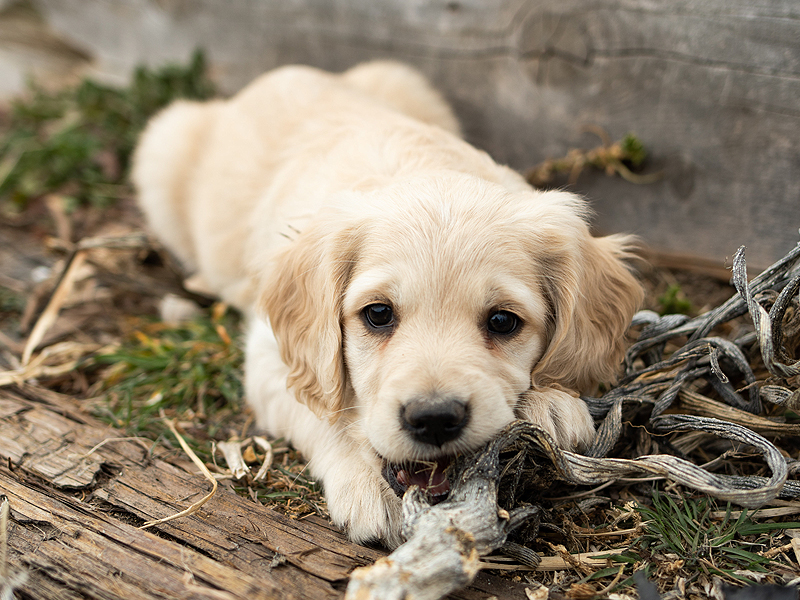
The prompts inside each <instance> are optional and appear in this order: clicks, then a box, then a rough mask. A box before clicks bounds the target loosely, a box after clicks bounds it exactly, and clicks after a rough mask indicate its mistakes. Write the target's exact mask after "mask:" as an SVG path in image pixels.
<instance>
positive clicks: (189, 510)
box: [139, 419, 217, 529]
mask: <svg viewBox="0 0 800 600" xmlns="http://www.w3.org/2000/svg"><path fill="white" fill-rule="evenodd" d="M164 422H165V423H166V424H167V426H168V427H169V430H170V431H171V432H172V434H173V435H174V436H175V438H176V439H177V440H178V443H180V445H181V448H183V451H184V452H186V454H187V455H188V456H189V458H191V459H192V462H193V463H194V464H195V465H196V466H197V467H198V468H199V469H200V471H201V472H202V473H203V475H204V476H205V478H206V479H208V480H209V481H210V482H211V491H210V492H209V493H208V494H207V495H206V496H205V497H203V498H201V499H200V500H198V501H197V502H195V503H194V504H192V505H191V506H190V507H189V508H187V509H186V510H182V511H181V512H179V513H176V514H174V515H170V516H169V517H165V518H163V519H158V520H157V521H148V522H147V523H145V524H144V525H142V526H141V527H140V528H139V529H147V528H148V527H153V526H154V525H161V524H162V523H166V522H168V521H173V520H175V519H179V518H181V517H186V516H188V515H191V514H193V513H195V512H197V511H198V510H199V509H200V507H201V506H203V504H205V503H206V502H208V501H209V500H210V499H211V497H212V496H213V495H214V494H216V493H217V480H216V479H215V478H214V476H213V475H212V474H211V472H210V471H209V470H208V468H207V467H206V466H205V465H204V464H203V461H202V460H200V459H199V458H198V457H197V455H196V454H195V453H194V452H192V449H191V448H189V446H188V445H187V444H186V441H185V440H184V439H183V437H182V436H181V434H179V433H178V430H177V429H176V428H175V423H174V422H173V421H172V420H167V419H165V420H164Z"/></svg>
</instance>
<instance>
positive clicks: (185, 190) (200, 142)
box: [131, 100, 219, 272]
mask: <svg viewBox="0 0 800 600" xmlns="http://www.w3.org/2000/svg"><path fill="white" fill-rule="evenodd" d="M218 106H219V102H216V101H214V102H205V103H200V102H189V101H185V100H180V101H177V102H175V103H173V104H171V105H170V106H169V107H167V108H166V109H164V110H163V111H161V112H160V113H159V114H158V115H156V116H155V117H154V118H153V119H152V120H151V121H150V123H149V124H148V125H147V127H146V128H145V130H144V132H143V134H142V136H141V138H140V139H139V144H138V145H137V148H136V152H135V153H134V157H133V168H132V171H131V179H132V181H133V184H134V186H135V187H136V191H137V195H138V198H139V206H140V207H141V208H142V211H143V212H144V214H145V217H146V218H147V221H148V225H149V227H150V229H151V231H152V232H153V233H155V234H156V235H157V236H158V238H159V239H160V240H161V242H162V243H163V244H164V245H165V246H166V247H167V248H168V249H169V250H170V251H171V252H173V253H174V254H175V255H176V257H177V258H178V259H180V261H181V262H182V263H183V265H184V267H185V268H186V269H187V270H188V271H190V272H191V271H194V270H195V269H196V268H197V266H198V265H197V258H196V256H195V249H194V248H195V245H194V242H193V240H192V236H191V233H190V229H189V219H188V211H189V204H190V198H189V194H190V189H189V184H190V182H191V180H192V178H193V177H192V171H193V170H194V169H195V168H196V165H197V160H198V157H199V154H200V152H201V151H202V148H203V146H204V145H205V138H206V137H207V135H208V132H209V130H210V123H211V122H212V121H213V120H214V118H215V113H216V111H217V109H218Z"/></svg>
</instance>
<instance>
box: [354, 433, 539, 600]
mask: <svg viewBox="0 0 800 600" xmlns="http://www.w3.org/2000/svg"><path fill="white" fill-rule="evenodd" d="M526 426H527V424H525V423H516V424H514V425H512V426H511V427H509V428H507V429H506V430H505V431H504V432H503V433H502V434H500V435H499V436H498V437H497V438H496V439H494V440H493V441H492V442H491V443H490V444H488V446H487V447H486V448H485V449H484V450H483V451H482V452H480V453H478V454H477V455H475V456H472V457H469V458H466V459H462V460H460V461H459V462H458V463H457V464H456V465H455V466H454V467H452V470H454V471H455V472H458V476H457V479H456V481H455V483H454V486H453V490H452V492H451V493H450V496H449V497H448V499H447V500H446V501H445V502H442V503H440V504H436V505H433V506H431V505H430V504H429V503H428V501H427V500H426V498H425V496H424V494H423V493H422V492H421V491H420V490H419V488H418V487H417V486H411V487H410V488H409V490H408V491H407V492H406V494H405V496H404V497H403V535H404V537H405V538H406V539H407V540H408V541H407V542H406V543H405V544H403V545H402V546H401V547H400V548H398V549H397V550H396V551H395V552H394V553H393V554H392V555H391V556H389V557H387V558H382V559H380V560H379V561H378V562H377V563H375V564H374V565H373V566H371V567H364V568H361V569H356V570H355V571H354V572H353V574H352V575H351V576H350V584H349V586H348V588H347V595H346V596H345V598H346V599H347V600H378V599H380V600H406V599H414V600H437V599H438V598H441V597H443V596H445V595H447V594H448V593H450V592H452V591H453V590H457V589H459V588H461V587H463V586H465V585H468V584H469V583H471V582H472V580H473V579H474V578H475V575H476V574H477V573H478V570H479V569H480V557H481V556H483V555H486V554H488V553H489V552H492V551H493V550H496V549H497V548H500V547H501V546H503V544H505V542H506V536H507V534H508V533H509V532H510V531H512V530H513V529H515V528H516V527H517V526H518V525H520V524H521V523H523V522H524V521H525V519H527V518H528V517H530V516H532V515H534V514H535V513H537V512H538V508H537V507H533V506H521V507H519V508H517V509H515V510H513V511H511V512H509V511H506V510H504V509H501V508H499V507H498V505H497V485H498V482H499V480H500V451H501V450H502V449H503V448H504V447H506V446H507V445H508V444H509V443H510V442H511V441H513V440H515V439H516V438H517V437H518V435H519V434H520V433H521V432H522V431H523V430H524V429H525V428H526ZM459 471H460V472H459Z"/></svg>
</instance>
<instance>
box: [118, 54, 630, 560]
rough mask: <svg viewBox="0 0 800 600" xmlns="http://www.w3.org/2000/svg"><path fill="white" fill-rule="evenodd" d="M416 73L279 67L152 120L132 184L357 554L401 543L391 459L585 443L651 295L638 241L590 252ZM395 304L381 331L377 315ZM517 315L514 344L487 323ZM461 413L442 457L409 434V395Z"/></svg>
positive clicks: (569, 207) (573, 224)
mask: <svg viewBox="0 0 800 600" xmlns="http://www.w3.org/2000/svg"><path fill="white" fill-rule="evenodd" d="M458 131H459V129H458V123H457V121H456V119H455V117H454V116H453V114H452V111H451V110H450V108H449V107H448V106H447V104H446V103H445V102H444V101H443V99H442V98H441V96H440V95H439V94H438V93H437V92H436V91H435V90H433V89H432V88H431V87H430V86H429V85H428V84H427V82H426V81H425V80H424V79H423V78H422V76H421V75H419V74H418V73H417V72H416V71H414V70H412V69H410V68H409V67H406V66H403V65H399V64H396V63H390V62H377V63H367V64H365V65H360V66H358V67H355V68H354V69H351V70H350V71H348V72H346V73H344V74H343V75H332V74H328V73H323V72H321V71H317V70H314V69H311V68H308V67H296V66H293V67H284V68H281V69H277V70H275V71H272V72H270V73H267V74H266V75H264V76H262V77H261V78H259V79H257V80H256V81H254V82H253V83H252V84H251V85H250V86H248V87H247V88H245V89H244V90H243V91H241V92H240V93H239V94H238V95H236V96H235V97H233V98H232V99H230V100H227V101H215V102H209V103H204V104H198V103H191V102H177V103H175V104H174V105H172V106H171V107H169V108H167V109H166V110H165V111H163V112H162V113H161V114H160V115H158V116H156V117H155V118H154V119H153V121H152V122H151V123H150V125H149V126H148V128H147V129H146V131H145V133H144V134H143V137H142V140H141V142H140V144H139V147H138V149H137V151H136V155H135V161H134V169H133V179H134V182H135V184H136V187H137V189H138V193H139V200H140V204H141V207H142V209H143V210H144V212H145V214H146V216H147V218H148V222H149V225H150V227H151V228H152V230H153V231H154V233H155V234H156V235H158V237H159V238H160V239H161V240H162V242H163V243H164V244H165V245H166V246H167V247H168V248H169V249H170V250H172V251H173V252H174V253H175V254H176V255H177V256H178V257H179V258H180V259H181V260H182V261H183V262H184V264H185V265H186V267H187V268H188V269H190V270H191V271H194V273H195V275H194V277H193V280H194V281H195V282H200V283H198V284H197V285H200V286H202V287H203V288H205V289H208V290H210V291H212V292H213V293H215V294H218V295H219V296H220V297H221V298H223V299H224V300H225V301H227V302H229V303H231V304H233V305H234V306H237V307H238V308H240V309H241V310H242V311H244V312H245V313H246V314H247V315H248V317H249V319H250V328H249V334H248V339H247V349H246V367H245V371H246V390H247V400H248V403H249V404H250V406H251V407H252V408H253V411H254V413H255V416H256V419H257V422H258V425H259V426H260V427H262V428H264V429H265V430H267V431H268V432H269V433H270V434H271V435H274V436H281V437H285V438H287V439H289V440H291V441H292V443H293V444H294V445H295V446H296V447H297V448H298V449H299V450H300V451H301V452H302V453H303V454H304V455H305V456H306V457H307V458H308V459H309V461H310V462H309V468H310V469H311V472H312V473H313V474H314V475H315V476H316V477H318V478H320V479H321V481H322V483H323V487H324V490H325V495H326V498H327V501H328V507H329V510H330V513H331V517H332V519H333V521H334V522H335V523H337V524H338V525H340V526H342V527H344V528H345V529H347V531H348V533H349V535H350V537H351V538H352V539H353V540H356V541H360V542H363V541H367V540H375V539H377V540H382V541H384V542H385V543H386V544H387V545H389V546H394V545H396V544H398V543H399V542H400V536H399V519H400V501H399V499H398V498H397V497H396V496H395V495H394V493H393V492H392V491H391V489H390V488H389V486H388V484H387V483H386V482H385V481H384V480H383V478H382V477H381V475H380V468H381V461H382V460H384V459H385V460H389V461H392V462H401V461H403V460H427V459H432V458H436V457H439V456H442V455H452V454H453V453H456V452H459V451H464V450H470V449H474V448H476V447H478V446H480V445H481V444H483V443H484V442H486V441H487V440H488V439H489V438H491V437H492V436H493V435H494V434H495V433H496V432H497V431H498V430H499V429H500V428H501V427H503V426H504V425H505V424H507V423H508V422H509V421H511V420H512V419H513V418H515V416H517V417H522V418H526V419H529V420H530V421H532V422H534V423H538V424H539V425H541V426H542V427H544V428H545V429H546V430H547V431H548V432H550V434H551V435H552V436H553V437H554V439H555V440H556V442H557V443H559V444H562V445H564V446H566V447H580V446H583V445H585V444H587V443H589V442H590V441H591V440H592V438H593V435H594V427H593V423H592V420H591V418H590V416H589V413H588V410H587V408H586V406H585V404H584V403H583V401H581V400H580V398H579V397H578V392H581V391H589V390H590V389H591V388H592V386H594V385H596V384H597V383H598V382H599V381H604V380H610V379H611V378H613V376H614V374H615V371H616V369H617V366H618V364H619V361H620V359H621V354H622V351H623V337H624V333H625V329H626V327H627V325H628V323H629V321H630V318H631V317H632V315H633V313H634V311H635V309H636V308H637V306H638V304H639V302H640V301H641V296H642V292H641V289H640V287H639V285H638V284H637V282H636V280H635V279H634V277H633V276H632V275H631V274H630V272H629V270H628V268H627V266H626V264H625V260H626V259H627V258H628V247H629V246H630V239H628V238H626V237H624V236H610V237H605V238H593V237H592V236H591V235H590V234H589V230H588V227H587V224H586V211H587V209H586V206H585V203H584V202H583V201H582V200H581V199H580V198H578V197H576V196H574V195H572V194H569V193H566V192H539V191H535V190H533V189H532V188H530V187H529V186H528V185H527V184H526V183H525V181H524V180H523V179H522V177H520V176H519V175H518V174H517V173H515V172H513V171H511V170H510V169H508V168H506V167H503V166H500V165H498V164H496V163H495V162H494V161H492V160H491V159H490V158H489V157H488V156H487V155H486V154H485V153H483V152H480V151H478V150H476V149H475V148H473V147H472V146H470V145H469V144H467V143H466V142H464V141H463V140H461V139H460V138H459V137H458V135H457V134H458ZM374 303H385V304H388V305H391V306H392V308H393V310H394V314H395V316H396V323H395V325H394V328H393V329H392V331H391V333H390V334H388V335H385V334H380V335H377V334H376V333H375V332H374V331H373V330H371V329H370V328H369V327H367V325H366V324H365V320H364V317H363V311H364V308H365V307H366V306H368V305H370V304H374ZM496 310H507V311H511V312H513V313H515V314H516V315H518V316H519V317H520V319H521V322H522V325H521V327H520V328H519V329H518V331H516V332H515V333H514V334H513V335H510V336H506V337H504V336H497V335H493V334H489V333H488V331H487V329H486V321H487V318H488V316H489V315H490V314H491V313H492V312H493V311H496ZM433 395H444V396H448V397H449V396H452V397H458V398H463V399H465V400H466V401H468V407H469V416H470V418H469V422H468V425H467V426H466V427H465V429H464V430H463V432H462V433H461V435H460V436H459V437H458V438H457V439H454V440H452V441H448V442H447V443H445V444H443V445H442V446H441V447H440V448H436V447H433V446H431V445H426V444H421V443H419V442H417V441H415V440H414V439H413V438H412V437H410V436H409V435H408V433H407V432H406V431H405V430H404V429H403V428H402V427H401V425H400V420H399V418H398V414H399V412H400V411H401V410H402V407H403V406H404V405H405V403H406V402H408V401H409V400H411V399H414V398H426V397H432V396H433Z"/></svg>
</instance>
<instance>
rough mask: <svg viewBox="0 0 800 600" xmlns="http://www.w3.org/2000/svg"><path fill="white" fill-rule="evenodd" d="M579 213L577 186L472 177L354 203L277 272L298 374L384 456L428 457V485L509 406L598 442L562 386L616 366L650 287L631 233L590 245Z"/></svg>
mask: <svg viewBox="0 0 800 600" xmlns="http://www.w3.org/2000/svg"><path fill="white" fill-rule="evenodd" d="M584 213H585V207H584V204H583V202H582V201H581V200H580V199H578V198H577V197H575V196H574V195H571V194H567V193H563V192H547V193H539V192H533V191H524V192H519V193H513V194H512V193H509V192H508V191H506V190H505V189H503V188H501V187H500V186H496V185H494V184H490V183H487V182H485V181H483V180H480V179H477V178H472V177H469V176H466V175H463V174H454V175H451V176H444V177H437V178H436V179H416V180H410V181H405V182H403V183H400V184H396V185H393V186H392V187H390V188H385V189H381V190H379V191H375V192H371V193H368V194H363V195H359V196H357V197H355V196H353V197H348V198H347V199H346V200H344V201H343V202H342V204H341V205H340V206H339V207H338V208H337V209H335V210H331V211H329V212H327V213H325V214H323V215H320V217H319V218H318V219H316V220H315V222H314V223H313V224H312V225H311V226H310V227H309V228H308V229H307V230H306V231H304V232H303V233H302V234H301V235H300V236H299V237H298V239H297V240H295V241H294V242H292V243H291V244H290V245H288V246H287V247H286V249H285V250H284V251H283V252H282V253H281V254H280V255H279V256H278V258H277V262H276V263H275V265H276V266H275V268H274V269H273V270H272V271H271V273H270V275H269V276H268V278H267V281H266V285H265V292H264V295H263V303H264V305H265V307H266V310H267V313H268V315H269V318H270V321H271V323H272V327H273V329H274V331H275V333H276V336H277V338H278V341H279V343H280V346H281V351H282V355H283V358H284V360H285V361H286V362H287V364H288V365H289V366H290V368H291V375H290V378H289V384H290V385H291V386H292V387H294V388H295V390H296V394H297V396H298V398H299V399H300V401H302V402H305V403H306V404H307V405H308V406H309V407H311V408H312V409H313V410H314V411H315V412H316V413H317V414H318V415H320V416H328V417H332V418H333V419H335V418H337V416H339V415H342V414H347V415H348V417H347V418H348V421H349V422H348V428H347V430H348V432H350V433H351V435H353V436H354V437H356V438H357V440H358V441H361V442H368V444H365V446H368V447H369V448H371V449H372V450H374V452H375V453H377V454H378V455H380V456H381V457H382V458H383V459H384V460H385V461H387V462H388V463H391V464H403V463H406V464H408V463H418V462H420V461H428V462H429V465H433V466H429V467H428V468H427V470H426V469H422V470H421V472H422V473H423V475H422V476H421V477H422V478H423V479H424V478H425V477H428V478H429V480H428V487H437V486H439V485H440V484H441V485H444V484H443V483H442V482H441V478H439V479H437V478H436V472H437V467H436V465H439V464H441V463H442V462H443V461H445V462H446V460H447V457H449V456H452V455H453V454H455V453H457V452H460V451H464V450H471V449H474V448H476V447H478V446H480V445H481V444H483V443H485V442H486V441H487V440H488V439H489V438H491V437H492V436H493V435H494V434H495V433H497V431H498V430H499V429H501V428H502V427H503V426H504V425H506V424H507V423H508V422H510V421H511V420H512V419H514V417H515V415H516V416H524V417H525V418H528V419H530V420H533V421H534V422H537V423H539V424H541V425H542V426H544V427H545V428H546V429H549V430H550V432H551V434H553V436H554V437H556V441H557V442H559V443H561V444H564V445H568V446H569V445H572V446H574V445H578V444H581V443H585V442H587V441H588V439H590V437H591V435H592V433H593V427H592V423H591V419H590V418H589V415H588V411H587V410H586V408H585V405H583V403H582V402H581V401H580V399H578V398H577V397H576V394H570V393H568V392H566V391H565V390H573V391H581V390H583V389H585V388H587V387H589V386H591V385H594V384H596V383H597V382H598V381H600V380H606V379H609V378H611V377H613V375H614V372H615V370H616V368H617V365H618V364H619V361H620V359H621V353H622V351H623V336H624V332H625V329H626V327H627V326H628V323H629V322H630V318H631V316H632V315H633V312H634V310H635V309H636V306H637V305H638V303H639V301H640V300H641V291H640V288H639V286H638V284H637V283H636V281H635V279H634V278H633V277H632V276H631V274H630V273H629V271H628V269H627V267H626V266H625V264H624V262H623V260H624V259H625V258H626V257H627V255H626V252H627V250H626V245H627V243H628V240H627V239H626V238H623V237H607V238H600V239H596V238H592V237H591V235H590V234H589V231H588V227H587V225H586V222H585V214H584ZM343 409H346V410H343ZM394 475H396V476H399V477H398V479H400V480H401V481H400V484H405V485H408V484H410V483H423V482H421V481H417V479H419V477H420V476H419V475H415V474H414V473H411V472H410V470H409V469H399V470H398V469H396V470H395V473H394ZM415 476H416V477H417V479H415ZM423 487H425V486H424V485H423Z"/></svg>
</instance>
